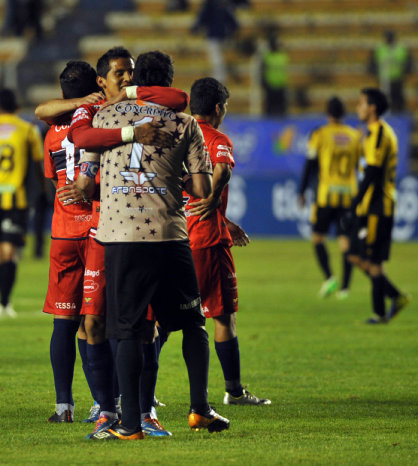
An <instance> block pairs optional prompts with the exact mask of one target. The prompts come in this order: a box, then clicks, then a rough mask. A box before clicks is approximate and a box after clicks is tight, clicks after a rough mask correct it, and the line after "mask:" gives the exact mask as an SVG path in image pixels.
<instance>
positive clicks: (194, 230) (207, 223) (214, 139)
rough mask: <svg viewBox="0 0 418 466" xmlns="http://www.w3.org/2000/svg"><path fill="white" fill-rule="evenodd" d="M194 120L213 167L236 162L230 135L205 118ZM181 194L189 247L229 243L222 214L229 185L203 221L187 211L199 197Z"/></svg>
mask: <svg viewBox="0 0 418 466" xmlns="http://www.w3.org/2000/svg"><path fill="white" fill-rule="evenodd" d="M197 122H198V123H199V126H200V129H201V130H202V132H203V136H204V138H205V143H206V146H207V148H208V151H209V156H210V159H211V161H212V166H213V168H215V166H216V164H217V163H218V162H220V163H227V164H228V165H229V166H230V167H231V169H232V168H233V167H234V165H235V161H234V158H233V155H232V142H231V140H230V139H229V137H228V136H227V135H226V134H223V133H221V132H220V131H218V130H216V129H215V128H214V127H213V126H212V125H210V124H209V123H207V122H206V121H204V120H197ZM183 196H184V202H185V209H186V218H187V231H188V234H189V238H190V247H191V248H192V249H202V248H209V247H211V246H215V245H216V244H225V245H227V246H232V244H233V242H232V239H231V235H230V233H229V230H228V228H227V226H226V224H225V213H226V207H227V205H228V186H225V188H224V190H223V191H222V194H221V204H220V205H219V207H218V208H217V209H216V211H215V212H214V213H213V214H212V215H211V216H210V217H208V218H206V219H205V220H202V221H200V216H196V215H190V214H189V213H188V210H189V209H190V208H191V206H190V203H192V202H196V201H198V200H199V199H197V198H195V197H193V196H190V194H187V193H186V192H184V193H183Z"/></svg>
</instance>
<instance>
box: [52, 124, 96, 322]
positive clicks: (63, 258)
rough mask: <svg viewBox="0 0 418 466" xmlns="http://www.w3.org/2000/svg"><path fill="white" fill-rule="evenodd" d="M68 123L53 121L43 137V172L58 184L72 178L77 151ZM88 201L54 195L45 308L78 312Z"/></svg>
mask: <svg viewBox="0 0 418 466" xmlns="http://www.w3.org/2000/svg"><path fill="white" fill-rule="evenodd" d="M68 131H69V126H68V125H53V126H52V127H51V128H50V130H49V131H48V133H47V135H46V137H45V143H44V163H45V176H46V177H47V178H51V179H56V180H57V188H61V187H62V186H65V185H66V183H67V180H68V181H75V180H76V179H77V176H78V173H79V167H78V162H79V159H80V151H79V150H78V149H77V148H75V146H74V144H72V143H70V142H69V140H68V137H67V136H68ZM91 218H92V215H91V204H90V203H87V202H84V201H81V202H77V203H75V204H69V205H65V204H63V203H62V202H61V201H60V200H59V199H58V197H57V196H55V201H54V214H53V216H52V225H51V236H52V242H51V250H50V268H49V283H48V291H47V295H46V298H45V304H44V312H46V313H48V314H54V315H63V316H73V315H78V314H79V312H80V308H81V302H82V295H83V277H84V265H85V261H86V253H87V244H88V235H89V231H90V223H91Z"/></svg>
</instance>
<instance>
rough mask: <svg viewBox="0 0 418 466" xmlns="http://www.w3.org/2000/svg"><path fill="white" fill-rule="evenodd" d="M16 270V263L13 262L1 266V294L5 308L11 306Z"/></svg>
mask: <svg viewBox="0 0 418 466" xmlns="http://www.w3.org/2000/svg"><path fill="white" fill-rule="evenodd" d="M16 269H17V265H16V262H13V261H8V262H3V263H2V264H0V293H1V304H2V305H3V306H7V305H8V304H9V298H10V293H11V292H12V288H13V285H14V283H15V281H16Z"/></svg>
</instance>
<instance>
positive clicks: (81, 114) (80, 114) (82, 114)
mask: <svg viewBox="0 0 418 466" xmlns="http://www.w3.org/2000/svg"><path fill="white" fill-rule="evenodd" d="M90 119H91V117H90V115H89V112H88V111H87V110H86V109H85V108H83V107H80V108H78V109H77V110H76V111H75V112H74V115H73V119H72V121H71V126H72V125H73V124H74V123H75V122H77V121H80V120H90Z"/></svg>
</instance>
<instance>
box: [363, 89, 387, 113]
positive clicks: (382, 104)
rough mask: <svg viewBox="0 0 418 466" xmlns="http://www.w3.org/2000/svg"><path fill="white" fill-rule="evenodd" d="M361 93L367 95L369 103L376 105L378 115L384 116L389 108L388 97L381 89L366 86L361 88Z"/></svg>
mask: <svg viewBox="0 0 418 466" xmlns="http://www.w3.org/2000/svg"><path fill="white" fill-rule="evenodd" d="M361 93H362V94H364V95H365V96H366V98H367V103H368V104H369V105H374V106H375V107H376V115H377V116H379V117H380V116H382V115H383V114H384V113H385V112H386V111H387V110H388V109H389V102H388V99H387V97H386V95H385V94H384V93H383V92H382V91H381V90H380V89H377V88H372V87H366V88H364V89H362V90H361Z"/></svg>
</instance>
